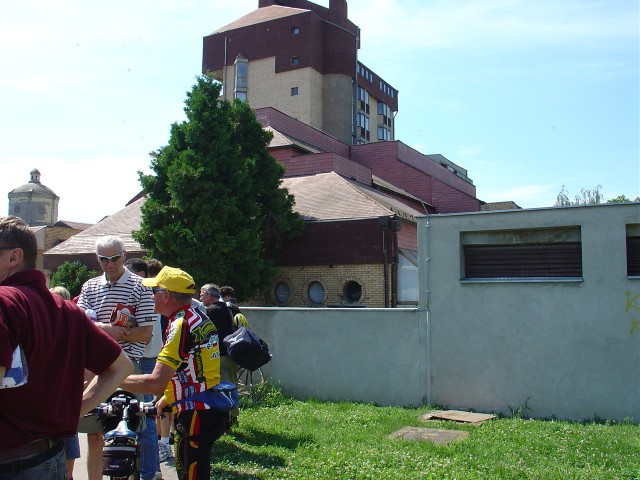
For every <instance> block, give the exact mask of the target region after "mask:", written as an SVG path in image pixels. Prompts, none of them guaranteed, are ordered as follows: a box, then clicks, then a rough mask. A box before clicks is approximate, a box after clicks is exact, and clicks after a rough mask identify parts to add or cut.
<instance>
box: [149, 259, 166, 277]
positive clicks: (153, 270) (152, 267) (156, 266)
mask: <svg viewBox="0 0 640 480" xmlns="http://www.w3.org/2000/svg"><path fill="white" fill-rule="evenodd" d="M146 262H147V267H148V268H149V270H148V271H147V275H149V276H150V277H155V276H156V275H158V273H160V270H162V262H161V261H160V260H158V259H156V258H147V260H146Z"/></svg>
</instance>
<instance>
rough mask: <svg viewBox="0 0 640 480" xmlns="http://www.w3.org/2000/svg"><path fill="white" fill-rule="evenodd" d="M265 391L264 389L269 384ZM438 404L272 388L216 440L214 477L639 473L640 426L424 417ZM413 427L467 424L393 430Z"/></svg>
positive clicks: (621, 475)
mask: <svg viewBox="0 0 640 480" xmlns="http://www.w3.org/2000/svg"><path fill="white" fill-rule="evenodd" d="M263 393H264V392H263ZM431 410H433V409H432V408H431V407H429V406H422V407H419V408H399V407H379V406H374V405H368V404H358V403H347V402H341V403H329V402H319V401H305V402H302V401H297V400H292V399H289V398H285V397H283V396H282V395H281V394H280V393H279V392H277V391H274V390H271V389H269V388H267V389H266V394H264V395H263V396H262V398H260V399H259V400H257V401H251V400H247V399H243V405H242V410H241V416H240V425H239V427H237V428H236V429H235V433H234V434H233V435H225V436H223V437H222V438H221V439H220V440H218V441H217V442H216V443H215V445H214V448H213V457H212V465H213V468H212V475H213V478H216V479H243V480H248V479H332V480H333V479H354V480H356V479H357V480H360V479H371V480H381V479H493V478H506V479H554V480H555V479H576V480H577V479H580V480H585V479H594V480H596V479H597V480H603V479H627V480H630V479H640V426H638V425H637V424H634V423H632V422H620V423H615V422H602V421H599V422H564V421H556V420H529V419H524V418H517V416H514V418H499V419H495V420H489V421H486V422H483V423H480V424H475V425H473V424H463V423H455V422H451V421H440V420H437V421H434V420H429V421H422V420H420V416H421V415H422V414H424V413H426V412H428V411H431ZM406 426H416V427H427V428H439V429H450V430H454V429H455V430H465V431H467V432H469V436H468V438H466V439H465V440H459V441H456V442H452V443H449V444H446V445H437V444H433V443H425V442H412V441H407V440H398V439H393V440H392V439H389V438H388V435H389V434H391V433H393V432H395V431H397V430H399V429H401V428H402V427H406Z"/></svg>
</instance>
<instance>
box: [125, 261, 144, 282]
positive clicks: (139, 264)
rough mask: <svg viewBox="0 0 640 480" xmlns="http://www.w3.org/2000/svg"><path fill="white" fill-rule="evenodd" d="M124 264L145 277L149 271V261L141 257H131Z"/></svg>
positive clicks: (131, 270)
mask: <svg viewBox="0 0 640 480" xmlns="http://www.w3.org/2000/svg"><path fill="white" fill-rule="evenodd" d="M124 266H125V267H126V268H127V269H128V270H129V271H130V272H133V273H135V274H136V275H140V276H141V277H142V278H145V277H146V276H147V275H148V273H149V267H148V266H147V262H145V261H144V260H142V259H141V258H129V259H127V260H126V261H125V262H124Z"/></svg>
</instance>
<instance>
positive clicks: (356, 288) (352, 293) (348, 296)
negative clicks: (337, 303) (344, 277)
mask: <svg viewBox="0 0 640 480" xmlns="http://www.w3.org/2000/svg"><path fill="white" fill-rule="evenodd" d="M342 293H343V295H344V299H345V301H346V302H347V303H358V302H359V301H360V299H361V298H362V286H361V285H360V284H359V283H358V282H354V281H353V280H350V281H348V282H347V283H345V284H344V288H343V289H342Z"/></svg>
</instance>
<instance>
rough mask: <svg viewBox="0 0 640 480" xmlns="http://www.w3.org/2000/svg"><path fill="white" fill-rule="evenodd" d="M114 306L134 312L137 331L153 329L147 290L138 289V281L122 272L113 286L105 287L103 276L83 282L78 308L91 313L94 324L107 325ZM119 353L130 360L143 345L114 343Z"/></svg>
mask: <svg viewBox="0 0 640 480" xmlns="http://www.w3.org/2000/svg"><path fill="white" fill-rule="evenodd" d="M118 303H122V304H124V305H129V306H131V307H134V308H135V309H136V313H135V319H136V322H137V324H138V326H139V327H144V326H147V325H149V326H153V322H154V321H155V320H156V314H155V311H154V308H155V307H154V303H153V297H152V296H151V289H150V288H149V287H145V286H144V285H142V277H139V276H138V275H136V274H134V273H131V272H130V271H129V270H126V269H125V271H124V273H123V274H122V276H121V277H120V278H119V279H118V281H117V282H116V283H114V284H109V282H108V281H107V277H106V275H105V274H102V275H100V276H99V277H94V278H92V279H90V280H87V281H86V282H85V284H84V285H83V286H82V291H81V292H80V297H79V298H78V306H79V307H80V308H82V309H83V310H89V309H91V310H93V311H94V312H96V315H97V320H96V321H97V322H101V323H109V321H110V319H111V312H112V311H113V309H114V308H115V307H116V305H117V304H118ZM118 343H119V344H120V346H121V347H122V350H123V351H124V352H125V353H126V354H127V355H128V356H129V357H131V358H140V357H142V354H143V353H144V349H145V346H146V343H145V342H118Z"/></svg>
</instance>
